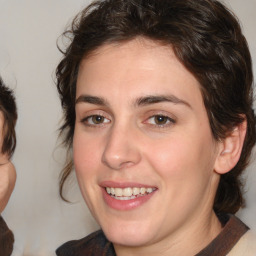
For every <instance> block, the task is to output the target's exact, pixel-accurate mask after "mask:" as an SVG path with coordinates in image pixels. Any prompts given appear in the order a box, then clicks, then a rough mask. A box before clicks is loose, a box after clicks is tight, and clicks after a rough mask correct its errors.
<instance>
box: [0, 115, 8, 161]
mask: <svg viewBox="0 0 256 256" xmlns="http://www.w3.org/2000/svg"><path fill="white" fill-rule="evenodd" d="M4 121H5V120H4V114H3V113H2V111H0V164H3V163H5V162H6V161H8V155H7V154H2V148H3V142H4V135H5V132H4Z"/></svg>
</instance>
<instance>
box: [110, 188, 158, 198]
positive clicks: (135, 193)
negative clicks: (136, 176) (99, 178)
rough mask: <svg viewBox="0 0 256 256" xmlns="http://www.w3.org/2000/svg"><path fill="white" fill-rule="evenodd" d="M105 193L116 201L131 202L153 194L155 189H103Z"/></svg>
mask: <svg viewBox="0 0 256 256" xmlns="http://www.w3.org/2000/svg"><path fill="white" fill-rule="evenodd" d="M105 190H106V192H107V193H108V194H109V195H110V196H111V197H113V198H114V199H116V200H122V201H124V200H132V199H136V198H139V197H143V196H147V195H149V194H151V193H153V192H154V191H155V190H156V188H153V187H152V188H148V187H147V188H146V187H140V188H138V187H127V188H114V187H105Z"/></svg>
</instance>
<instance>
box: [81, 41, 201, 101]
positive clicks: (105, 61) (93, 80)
mask: <svg viewBox="0 0 256 256" xmlns="http://www.w3.org/2000/svg"><path fill="white" fill-rule="evenodd" d="M110 92H111V93H110ZM85 93H86V94H92V95H97V96H102V97H108V95H111V97H112V98H113V97H119V98H120V97H121V98H123V99H125V100H126V99H127V98H134V97H139V96H143V95H147V94H149V95H155V94H161V95H164V94H166V93H168V94H172V95H175V96H177V97H178V98H183V99H184V100H186V101H187V100H194V101H198V100H199V102H200V103H201V102H202V96H201V91H200V84H199V82H198V81H197V80H196V78H195V77H194V76H193V75H192V74H191V73H190V72H189V71H188V70H187V69H186V68H185V67H184V66H183V64H182V63H181V62H180V61H179V60H178V59H177V57H176V56H175V54H174V51H173V49H172V47H171V46H167V45H163V44H160V43H158V42H154V41H152V40H147V39H144V38H137V39H134V40H131V41H128V42H125V43H118V44H107V45H104V46H102V47H100V48H98V49H97V50H96V51H94V52H93V53H92V54H91V55H90V56H87V57H86V58H84V59H83V60H82V61H81V63H80V67H79V73H78V79H77V97H78V96H79V94H85Z"/></svg>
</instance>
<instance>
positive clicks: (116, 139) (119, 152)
mask: <svg viewBox="0 0 256 256" xmlns="http://www.w3.org/2000/svg"><path fill="white" fill-rule="evenodd" d="M135 133H136V132H134V131H132V129H119V128H118V127H115V128H114V127H113V129H112V130H111V131H110V133H109V134H108V137H107V141H106V146H105V150H104V152H103V155H102V162H103V163H104V164H105V165H107V166H108V167H109V168H111V169H114V170H121V169H123V168H129V167H132V166H134V165H136V164H138V163H139V162H140V160H141V155H140V151H139V147H138V143H139V141H138V138H137V136H136V134H135Z"/></svg>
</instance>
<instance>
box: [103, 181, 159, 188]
mask: <svg viewBox="0 0 256 256" xmlns="http://www.w3.org/2000/svg"><path fill="white" fill-rule="evenodd" d="M100 186H101V187H104V188H106V187H109V188H156V186H154V185H148V184H142V183H138V182H116V181H103V182H101V183H100Z"/></svg>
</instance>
